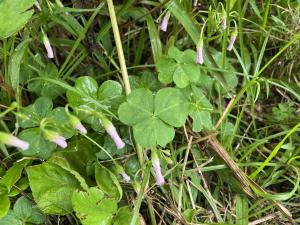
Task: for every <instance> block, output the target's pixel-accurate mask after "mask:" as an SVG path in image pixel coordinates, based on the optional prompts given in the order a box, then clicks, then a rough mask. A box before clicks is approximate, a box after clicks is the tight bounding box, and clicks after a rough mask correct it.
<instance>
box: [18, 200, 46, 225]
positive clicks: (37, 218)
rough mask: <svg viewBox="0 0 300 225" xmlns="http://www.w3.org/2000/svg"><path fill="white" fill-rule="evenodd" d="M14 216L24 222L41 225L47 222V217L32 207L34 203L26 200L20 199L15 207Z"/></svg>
mask: <svg viewBox="0 0 300 225" xmlns="http://www.w3.org/2000/svg"><path fill="white" fill-rule="evenodd" d="M14 215H15V217H17V218H18V219H20V220H21V221H23V222H24V224H26V222H28V223H33V224H41V223H44V221H45V215H44V214H43V213H42V212H41V211H40V210H39V209H37V208H36V207H35V206H33V205H32V202H31V201H30V200H28V199H27V198H25V197H24V196H22V197H20V198H19V199H18V200H17V201H16V203H15V205H14Z"/></svg>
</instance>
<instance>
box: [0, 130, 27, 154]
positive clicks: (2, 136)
mask: <svg viewBox="0 0 300 225" xmlns="http://www.w3.org/2000/svg"><path fill="white" fill-rule="evenodd" d="M0 142H2V143H3V144H6V145H10V146H13V147H17V148H20V149H22V150H26V149H28V148H29V143H28V142H26V141H22V140H21V139H19V138H17V137H15V136H13V135H11V134H7V133H4V132H0Z"/></svg>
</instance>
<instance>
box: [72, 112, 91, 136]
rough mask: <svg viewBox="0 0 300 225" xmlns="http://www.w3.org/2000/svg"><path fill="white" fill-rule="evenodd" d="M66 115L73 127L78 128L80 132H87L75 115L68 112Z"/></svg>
mask: <svg viewBox="0 0 300 225" xmlns="http://www.w3.org/2000/svg"><path fill="white" fill-rule="evenodd" d="M68 117H69V121H70V123H71V125H72V127H73V128H74V129H76V130H78V131H79V133H81V134H87V129H86V128H85V127H84V126H83V125H82V123H81V122H80V120H79V119H78V118H77V117H76V116H73V115H71V114H69V115H68Z"/></svg>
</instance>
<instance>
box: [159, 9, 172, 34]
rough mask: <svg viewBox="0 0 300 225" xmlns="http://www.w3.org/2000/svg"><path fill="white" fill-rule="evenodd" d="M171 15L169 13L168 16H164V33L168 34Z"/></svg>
mask: <svg viewBox="0 0 300 225" xmlns="http://www.w3.org/2000/svg"><path fill="white" fill-rule="evenodd" d="M170 15H171V14H170V12H167V13H166V15H165V16H164V18H163V20H162V22H161V26H160V29H161V30H162V31H164V32H166V31H167V29H168V23H169V19H170Z"/></svg>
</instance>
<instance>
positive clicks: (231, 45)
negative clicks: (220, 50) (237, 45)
mask: <svg viewBox="0 0 300 225" xmlns="http://www.w3.org/2000/svg"><path fill="white" fill-rule="evenodd" d="M235 40H236V36H234V35H232V36H231V37H230V42H229V45H228V47H227V50H228V51H231V50H232V49H233V45H234V42H235Z"/></svg>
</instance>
